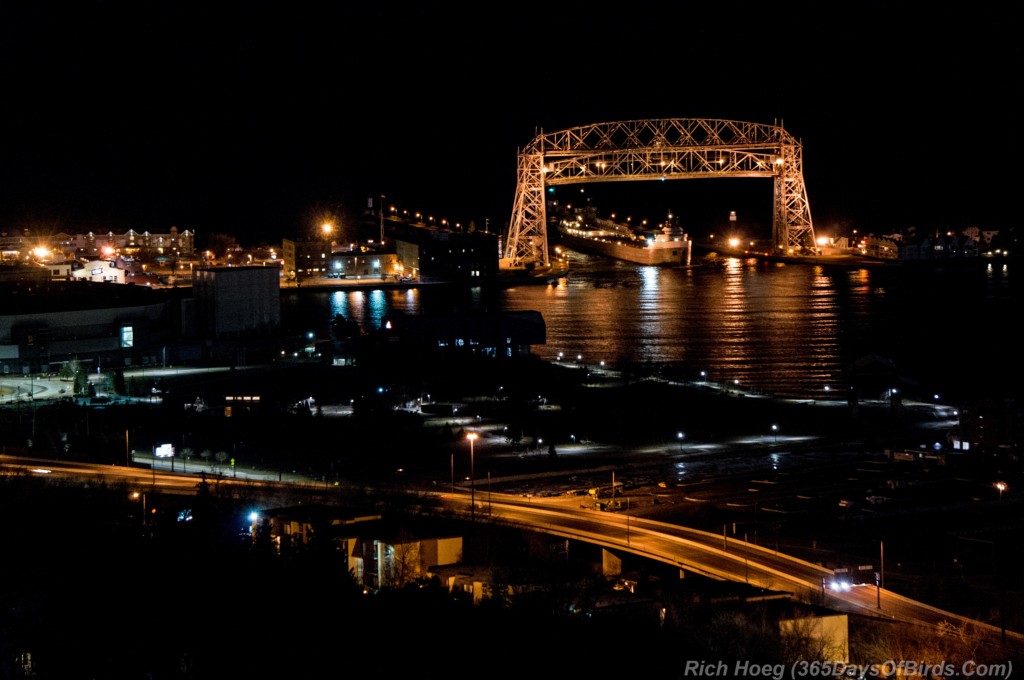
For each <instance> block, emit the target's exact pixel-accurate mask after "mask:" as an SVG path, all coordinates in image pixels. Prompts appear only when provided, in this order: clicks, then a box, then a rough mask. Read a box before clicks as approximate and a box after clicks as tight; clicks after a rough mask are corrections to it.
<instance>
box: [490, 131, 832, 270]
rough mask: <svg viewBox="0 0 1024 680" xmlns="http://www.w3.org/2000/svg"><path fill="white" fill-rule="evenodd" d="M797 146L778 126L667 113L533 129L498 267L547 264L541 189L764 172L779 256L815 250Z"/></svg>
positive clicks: (521, 157) (520, 162) (521, 154)
mask: <svg viewBox="0 0 1024 680" xmlns="http://www.w3.org/2000/svg"><path fill="white" fill-rule="evenodd" d="M802 156H803V154H802V144H801V143H800V141H798V140H797V139H795V138H794V137H793V136H792V135H790V134H789V133H788V132H786V130H785V129H784V128H783V127H782V125H781V124H772V125H767V124H761V123H747V122H741V121H731V120H715V119H695V118H670V119H659V120H630V121H619V122H613V123H597V124H592V125H584V126H581V127H576V128H570V129H568V130H560V131H558V132H553V133H544V132H542V133H540V134H539V135H537V136H536V137H535V138H534V139H533V140H532V141H531V142H530V143H529V144H528V145H527V146H526V147H525V148H523V149H522V150H520V152H519V159H518V173H517V184H516V197H515V202H514V205H513V214H512V220H511V223H510V226H509V234H508V240H507V242H506V246H505V252H504V259H505V262H504V264H505V266H508V267H522V266H525V265H526V264H528V263H533V264H534V265H539V266H544V267H547V266H549V260H548V244H547V214H546V204H545V199H544V192H545V188H546V187H548V186H558V185H563V184H586V183H596V182H626V181H630V182H632V181H644V180H668V179H696V178H709V177H712V178H713V177H722V178H724V177H765V178H771V179H772V180H773V182H774V192H773V197H774V198H773V200H774V206H773V213H772V241H773V246H774V248H775V250H776V251H777V253H778V254H791V253H807V252H813V251H814V250H815V243H814V227H813V223H812V221H811V212H810V204H809V202H808V200H807V190H806V186H805V184H804V179H803V160H802Z"/></svg>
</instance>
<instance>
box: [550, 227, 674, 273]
mask: <svg viewBox="0 0 1024 680" xmlns="http://www.w3.org/2000/svg"><path fill="white" fill-rule="evenodd" d="M559 234H560V241H561V243H562V245H564V246H565V247H566V248H570V249H572V250H575V251H576V252H578V253H585V254H589V255H603V256H604V257H611V258H614V259H616V260H623V261H625V262H632V263H634V264H642V265H653V266H671V265H682V264H687V263H688V261H689V256H690V248H689V245H690V242H689V241H673V242H671V243H670V244H666V245H661V244H658V245H657V246H656V247H653V248H650V247H638V246H634V245H630V244H627V243H623V242H619V241H614V240H601V239H589V238H583V237H580V236H575V235H573V234H569V233H567V232H565V231H560V232H559Z"/></svg>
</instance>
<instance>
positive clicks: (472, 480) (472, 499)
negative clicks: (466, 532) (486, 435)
mask: <svg viewBox="0 0 1024 680" xmlns="http://www.w3.org/2000/svg"><path fill="white" fill-rule="evenodd" d="M478 436H479V435H478V434H477V433H476V432H470V433H469V434H467V435H466V439H468V440H469V505H470V510H469V515H470V519H471V520H472V521H474V522H475V521H476V473H475V469H476V464H475V462H474V455H473V442H475V441H476V438H477V437H478Z"/></svg>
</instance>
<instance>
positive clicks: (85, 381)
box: [73, 367, 89, 397]
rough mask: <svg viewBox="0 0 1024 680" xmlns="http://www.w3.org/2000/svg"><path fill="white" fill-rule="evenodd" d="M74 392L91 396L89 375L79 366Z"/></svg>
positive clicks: (76, 372) (75, 377) (82, 395)
mask: <svg viewBox="0 0 1024 680" xmlns="http://www.w3.org/2000/svg"><path fill="white" fill-rule="evenodd" d="M73 389H74V393H75V394H77V395H78V396H81V397H86V396H89V376H87V375H86V373H85V371H83V370H82V368H81V367H79V368H78V369H77V370H76V371H75V376H74V388H73Z"/></svg>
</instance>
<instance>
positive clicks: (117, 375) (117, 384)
mask: <svg viewBox="0 0 1024 680" xmlns="http://www.w3.org/2000/svg"><path fill="white" fill-rule="evenodd" d="M111 386H112V387H113V388H114V393H115V394H122V395H124V394H128V387H127V384H126V383H125V380H124V371H123V370H121V369H117V370H116V371H114V377H113V380H112V382H111Z"/></svg>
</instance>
